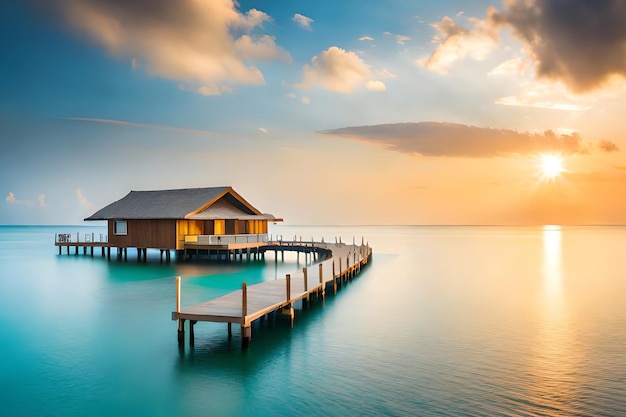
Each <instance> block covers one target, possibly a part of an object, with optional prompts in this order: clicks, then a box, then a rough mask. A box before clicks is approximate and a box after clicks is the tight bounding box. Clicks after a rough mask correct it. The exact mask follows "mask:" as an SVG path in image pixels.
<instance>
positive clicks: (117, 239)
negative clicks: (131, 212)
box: [108, 220, 176, 249]
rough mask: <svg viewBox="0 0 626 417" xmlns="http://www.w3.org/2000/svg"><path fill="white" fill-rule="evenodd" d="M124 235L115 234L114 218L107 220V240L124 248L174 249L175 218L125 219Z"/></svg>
mask: <svg viewBox="0 0 626 417" xmlns="http://www.w3.org/2000/svg"><path fill="white" fill-rule="evenodd" d="M126 227H127V231H126V234H125V235H116V234H115V229H114V228H115V220H109V222H108V229H109V242H110V243H111V245H113V246H117V247H122V248H124V247H126V248H157V249H176V222H175V220H126Z"/></svg>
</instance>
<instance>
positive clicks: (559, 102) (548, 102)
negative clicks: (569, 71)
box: [495, 81, 590, 112]
mask: <svg viewBox="0 0 626 417" xmlns="http://www.w3.org/2000/svg"><path fill="white" fill-rule="evenodd" d="M520 87H521V92H519V93H518V94H517V95H513V96H506V97H500V98H498V99H496V100H495V103H496V104H500V105H503V106H521V107H534V108H538V109H550V110H564V111H570V112H572V111H584V110H589V108H590V107H589V106H588V105H585V104H583V103H582V100H581V98H580V97H577V96H573V95H572V94H570V93H568V92H567V90H566V89H565V87H563V86H562V85H560V84H552V83H547V82H545V81H530V82H522V83H520Z"/></svg>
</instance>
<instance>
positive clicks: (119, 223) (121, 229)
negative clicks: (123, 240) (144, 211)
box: [113, 220, 127, 235]
mask: <svg viewBox="0 0 626 417" xmlns="http://www.w3.org/2000/svg"><path fill="white" fill-rule="evenodd" d="M113 233H115V234H116V235H125V234H126V233H127V227H126V220H116V221H115V227H114V230H113Z"/></svg>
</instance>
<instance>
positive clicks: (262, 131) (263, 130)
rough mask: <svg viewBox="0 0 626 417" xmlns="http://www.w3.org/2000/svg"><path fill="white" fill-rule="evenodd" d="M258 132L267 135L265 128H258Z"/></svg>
mask: <svg viewBox="0 0 626 417" xmlns="http://www.w3.org/2000/svg"><path fill="white" fill-rule="evenodd" d="M259 132H261V133H267V129H266V128H264V127H260V128H259Z"/></svg>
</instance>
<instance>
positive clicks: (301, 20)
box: [291, 13, 313, 30]
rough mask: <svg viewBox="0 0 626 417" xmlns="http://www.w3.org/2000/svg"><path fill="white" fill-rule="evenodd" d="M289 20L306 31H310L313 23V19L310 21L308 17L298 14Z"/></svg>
mask: <svg viewBox="0 0 626 417" xmlns="http://www.w3.org/2000/svg"><path fill="white" fill-rule="evenodd" d="M291 20H293V21H294V22H296V23H297V24H298V25H300V26H301V27H303V28H305V29H306V30H311V23H313V19H311V18H310V17H306V16H304V15H301V14H300V13H296V14H294V15H293V17H292V18H291Z"/></svg>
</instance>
